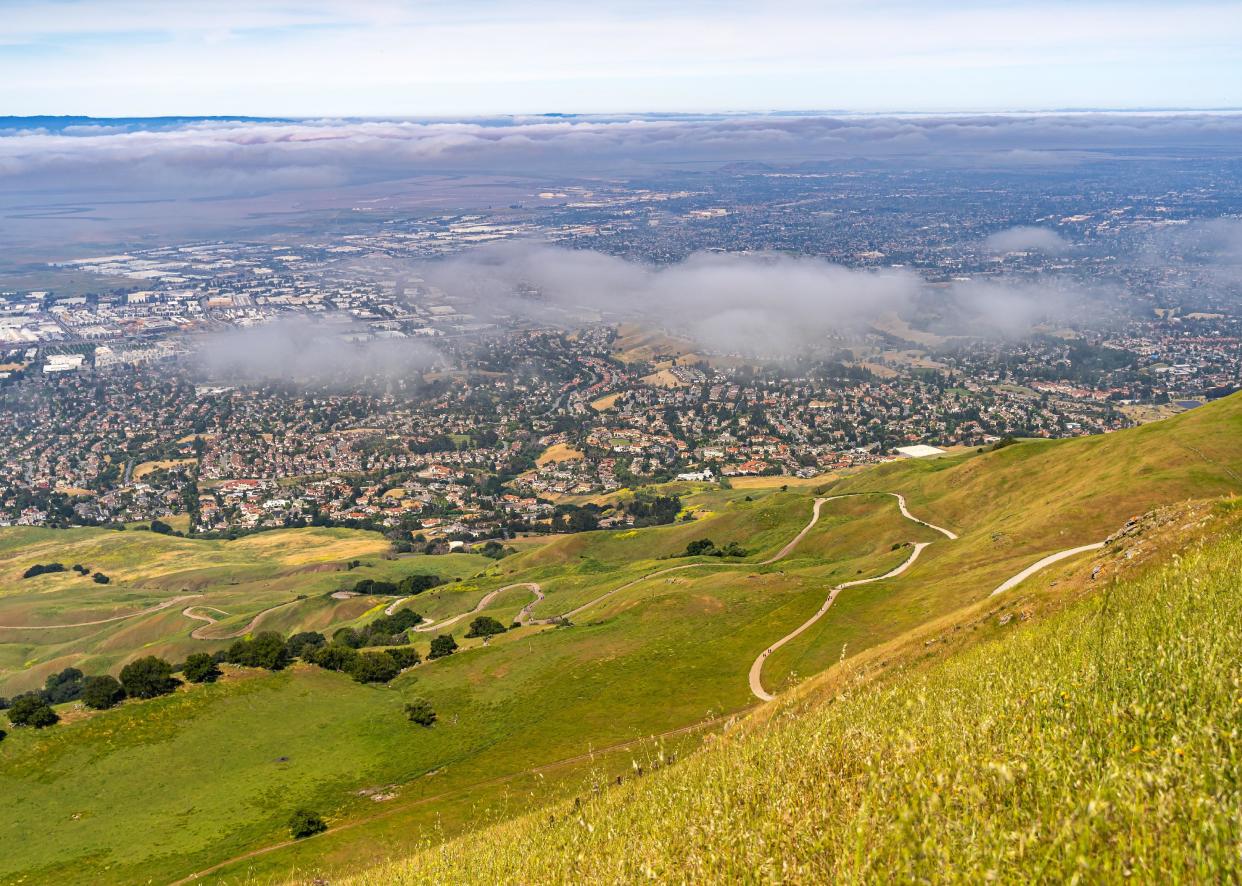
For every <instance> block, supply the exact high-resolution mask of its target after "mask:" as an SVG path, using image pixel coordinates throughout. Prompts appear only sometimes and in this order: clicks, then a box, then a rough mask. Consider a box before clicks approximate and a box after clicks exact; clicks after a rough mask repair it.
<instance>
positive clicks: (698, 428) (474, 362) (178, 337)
mask: <svg viewBox="0 0 1242 886" xmlns="http://www.w3.org/2000/svg"><path fill="white" fill-rule="evenodd" d="M842 167H844V168H842ZM1138 167H1141V169H1139V168H1138ZM1140 173H1141V174H1140ZM1227 175H1228V163H1227V162H1225V161H1220V162H1217V161H1215V160H1213V159H1212V158H1211V157H1200V158H1198V160H1197V162H1196V163H1194V164H1186V163H1182V162H1180V161H1176V160H1165V159H1151V160H1143V161H1141V162H1140V161H1135V160H1130V159H1127V160H1095V161H1092V162H1090V163H1085V164H1081V165H1076V166H1074V167H1073V168H1072V172H1065V171H1062V170H1055V169H1054V170H1051V171H1049V170H1047V169H1041V170H1038V171H1029V172H1015V171H1013V170H1005V171H995V172H994V171H989V170H986V169H984V170H978V169H970V170H967V169H943V168H941V169H927V170H907V169H903V170H902V171H896V170H894V169H890V168H887V167H881V168H879V169H874V168H869V165H868V164H862V163H858V164H839V163H838V164H834V165H833V167H832V168H828V167H827V166H825V167H823V168H821V167H820V166H818V165H815V164H799V165H795V166H789V167H780V166H774V165H771V164H731V165H726V166H724V167H723V168H720V169H717V170H713V171H709V172H695V173H682V172H663V173H658V174H657V173H652V174H649V175H645V176H644V177H640V178H636V179H635V180H633V181H609V182H607V183H599V182H596V183H593V184H592V183H583V182H581V181H578V180H571V181H566V182H564V183H556V182H555V181H552V182H543V183H537V184H536V185H535V186H533V187H532V188H531V189H530V191H529V193H528V194H527V195H526V197H524V198H523V199H521V200H520V201H518V202H513V203H508V204H506V205H504V206H503V207H500V208H490V209H486V210H483V209H480V210H478V211H472V212H469V213H461V212H457V213H447V214H441V213H436V212H423V213H416V214H415V213H409V212H402V211H397V210H384V209H381V208H377V207H376V206H373V205H368V206H358V207H354V209H353V211H352V212H351V213H348V214H347V215H348V217H347V218H346V219H344V220H339V219H337V220H321V221H320V223H319V224H318V228H317V229H316V230H312V231H311V232H309V233H308V232H298V233H293V232H290V231H288V230H283V229H276V230H274V231H273V232H272V233H271V234H270V235H269V236H266V237H264V238H262V239H254V240H217V241H205V242H187V243H170V244H167V245H163V246H158V247H144V248H128V249H121V250H120V251H117V252H115V253H112V254H85V255H78V256H65V257H64V258H63V259H61V260H58V261H55V262H47V263H42V264H40V265H38V266H34V265H28V266H25V267H20V268H14V269H12V271H13V274H14V275H15V278H20V279H29V278H30V276H31V275H32V274H39V275H42V276H43V277H44V278H45V279H46V281H47V282H46V284H45V288H41V289H33V288H7V289H5V290H4V291H3V292H2V294H0V299H2V301H0V364H2V366H0V379H2V381H0V384H2V385H3V388H2V389H0V400H2V401H3V404H2V405H3V409H2V411H0V524H5V525H8V524H19V525H53V526H58V525H71V524H88V525H107V524H112V523H124V522H132V521H140V520H143V521H145V520H151V519H156V518H166V517H170V516H176V515H181V514H187V515H189V517H190V523H189V524H188V528H189V529H190V530H191V531H194V532H198V533H222V534H228V533H237V532H245V531H252V530H257V529H263V528H275V527H285V526H298V525H308V524H318V525H323V524H328V525H348V526H362V527H368V528H378V529H381V530H383V531H385V532H388V533H389V534H390V535H391V536H392V537H393V538H394V540H397V541H399V542H401V543H403V544H418V545H430V546H433V547H434V546H435V545H447V544H452V543H461V542H466V541H471V540H479V539H490V538H503V537H506V536H510V535H513V534H515V533H521V532H544V531H551V530H552V528H553V527H554V526H555V527H556V528H563V527H564V526H566V525H569V524H568V523H567V522H565V520H564V519H562V518H563V517H564V515H565V514H567V513H571V512H574V511H577V510H578V509H580V508H581V507H582V506H583V505H584V504H585V503H588V502H589V500H590V499H591V497H593V496H598V495H601V494H603V493H609V492H613V491H616V490H618V489H619V488H621V487H623V486H627V485H634V484H642V483H652V482H660V481H670V480H675V479H676V478H678V477H682V478H694V479H699V480H702V479H707V478H712V479H715V480H719V479H721V478H723V480H724V481H725V482H728V478H730V477H737V476H744V475H753V474H780V475H788V476H790V477H797V478H808V477H814V476H818V475H820V474H824V473H828V472H832V471H839V470H847V469H850V468H852V467H854V466H857V465H861V464H867V463H873V462H875V461H879V460H884V459H890V458H898V457H906V455H903V453H902V452H901V451H900V450H902V449H906V450H907V454H908V452H909V451H918V452H923V453H926V452H928V451H935V450H927V449H926V447H935V449H936V450H939V449H952V448H955V447H983V446H990V445H996V444H997V443H998V441H1001V440H1003V439H1004V438H1007V437H1065V436H1078V435H1085V434H1097V433H1101V432H1107V431H1112V430H1116V429H1118V428H1122V427H1126V426H1129V425H1132V424H1135V423H1139V422H1143V421H1146V420H1150V419H1152V418H1157V417H1162V416H1164V415H1168V414H1171V413H1173V412H1176V411H1179V410H1184V409H1187V408H1192V407H1193V406H1195V405H1197V404H1199V403H1202V402H1204V401H1205V400H1207V399H1212V398H1216V397H1220V396H1224V395H1225V394H1227V393H1229V392H1231V391H1233V390H1235V389H1236V388H1237V387H1238V385H1239V378H1240V373H1242V348H1240V347H1239V341H1240V336H1242V318H1240V317H1239V316H1238V313H1237V310H1236V298H1234V297H1232V296H1231V295H1230V289H1229V285H1230V278H1228V277H1227V276H1225V277H1222V268H1221V266H1220V264H1219V262H1216V261H1214V259H1213V254H1212V253H1211V248H1212V241H1211V239H1210V237H1209V238H1207V239H1205V238H1204V236H1200V235H1199V234H1196V233H1195V232H1196V231H1198V230H1199V227H1201V226H1202V225H1204V224H1209V223H1211V222H1212V220H1214V219H1219V218H1220V217H1221V216H1226V215H1229V214H1230V213H1236V212H1237V211H1238V210H1239V209H1240V208H1242V206H1239V205H1232V204H1230V203H1229V202H1228V201H1229V200H1231V199H1233V200H1236V199H1237V198H1236V195H1233V196H1231V194H1232V192H1230V191H1229V190H1227V189H1221V188H1217V187H1215V185H1216V184H1217V183H1218V182H1219V181H1220V180H1222V179H1223V178H1224V177H1225V176H1227ZM503 190H504V193H505V194H506V196H511V195H512V194H513V193H514V187H513V186H512V185H509V186H506V187H505V188H504V189H503ZM1207 230H1208V231H1209V233H1210V228H1209V229H1207ZM1032 231H1034V232H1035V233H1034V234H1031V233H1030V232H1032ZM1191 234H1194V236H1190V235H1191ZM508 241H512V242H513V243H515V244H527V243H532V242H533V243H538V244H545V245H546V244H553V245H556V246H558V247H561V248H567V249H573V250H591V251H593V252H596V253H605V254H608V255H613V256H619V257H622V258H624V259H627V260H630V261H633V262H638V263H643V264H645V265H648V266H669V265H673V264H676V263H678V262H681V261H683V260H684V259H686V258H687V257H689V256H692V255H695V254H699V253H704V252H731V253H737V252H741V253H755V252H762V253H772V252H783V253H791V254H795V255H804V256H808V255H809V256H816V257H820V258H823V259H826V260H828V261H831V262H833V263H835V264H839V265H842V266H845V267H848V268H856V269H858V268H862V269H866V268H873V269H895V268H897V269H904V270H907V271H914V272H915V273H917V274H918V275H919V276H920V277H921V278H922V279H923V280H925V281H926V283H927V284H928V287H929V292H931V293H932V297H934V293H935V292H936V287H947V286H954V285H961V284H965V283H968V284H972V285H979V284H986V283H987V282H989V281H1002V282H1004V284H1005V285H1007V286H1010V287H1013V286H1022V285H1023V284H1024V283H1030V284H1032V285H1035V284H1041V285H1043V286H1044V287H1045V289H1048V290H1049V291H1051V289H1056V288H1060V289H1062V290H1067V291H1068V292H1069V293H1070V297H1069V298H1068V299H1067V301H1068V305H1063V306H1062V309H1059V311H1058V316H1056V317H1053V316H1051V314H1050V315H1049V316H1048V317H1038V316H1037V317H1036V318H1035V320H1034V321H1033V323H1032V326H1031V328H1030V329H1026V330H1023V331H1022V333H1021V334H1017V335H1015V334H1012V333H1011V334H1006V335H999V336H998V335H990V334H974V333H973V332H972V331H971V330H970V329H965V330H962V329H956V328H954V327H953V320H952V318H951V317H948V318H945V317H941V320H942V321H943V322H942V323H941V324H940V325H939V326H938V325H937V322H936V319H935V312H931V314H930V316H931V317H932V319H931V320H928V319H927V317H928V314H926V313H925V314H924V316H923V318H922V319H921V320H918V321H916V322H917V323H918V324H919V325H918V326H917V327H916V326H912V325H911V324H910V322H908V320H907V318H903V317H899V316H896V315H891V316H890V315H885V316H883V317H882V318H881V319H880V320H878V321H872V322H870V323H869V324H868V325H867V326H866V328H863V329H857V330H843V331H841V332H839V333H834V334H832V335H829V336H827V337H824V338H823V339H822V340H818V341H815V342H813V343H812V345H811V346H809V347H802V348H800V349H799V352H797V353H793V354H786V355H784V356H783V358H782V359H780V360H774V359H769V358H765V357H764V356H763V355H758V356H756V355H753V354H746V353H744V352H741V351H734V352H730V351H722V350H720V349H719V348H717V349H716V350H715V351H713V350H712V349H711V348H710V347H703V346H701V344H700V343H696V342H695V341H693V340H692V339H691V338H688V337H686V336H685V335H683V334H682V332H681V331H680V330H678V329H676V328H672V327H671V326H666V325H665V324H664V323H663V321H662V318H661V317H660V316H658V315H657V316H644V317H633V316H627V314H626V312H625V306H624V305H622V304H618V305H617V307H616V310H615V311H614V312H612V315H611V316H610V315H609V312H608V311H603V312H595V313H591V312H590V311H587V312H582V313H580V314H579V315H578V316H575V317H566V316H561V314H562V313H564V312H563V311H560V309H559V308H558V307H556V306H553V305H549V306H548V308H547V312H546V320H547V322H541V320H543V319H545V318H544V317H541V316H540V315H539V310H538V307H539V305H540V304H541V302H540V299H541V293H540V292H539V291H538V287H536V286H533V285H521V286H518V287H517V291H515V292H514V293H513V296H514V297H515V298H517V299H519V300H523V301H524V302H525V303H527V304H529V305H533V306H535V308H536V310H523V311H520V312H514V311H511V310H505V309H495V310H487V309H486V306H485V305H481V304H480V301H479V300H478V298H477V297H476V296H477V294H471V293H463V292H457V291H448V290H446V289H442V288H440V287H439V286H437V285H436V284H435V283H434V282H431V281H432V280H434V278H435V274H434V270H435V268H436V267H437V266H438V263H441V262H443V261H444V260H445V259H446V258H450V257H455V256H461V255H469V254H471V253H472V251H475V250H479V249H487V248H488V247H489V246H494V245H495V244H496V243H498V242H508ZM1228 270H1229V268H1228V267H1226V268H1225V269H1224V271H1225V272H1227V271H1228ZM428 271H431V272H433V273H427V272H428ZM66 281H68V282H66ZM1049 287H1051V289H1049ZM1082 293H1086V294H1085V295H1082ZM1093 293H1094V294H1093ZM763 297H764V294H763V293H758V292H757V293H755V296H754V298H755V302H756V305H757V306H759V308H760V309H761V308H762V299H763ZM481 307H482V308H483V309H482V310H481ZM1037 307H1038V303H1037ZM295 319H296V320H297V321H298V322H302V323H305V324H308V325H307V326H306V328H304V329H303V330H302V333H301V335H302V338H301V340H300V341H299V343H297V344H295V345H294V347H295V348H296V349H297V350H299V351H305V352H306V354H304V355H303V356H304V357H305V358H306V359H305V361H303V360H301V359H299V360H297V361H295V362H296V363H297V365H296V366H295V367H293V368H292V369H291V370H290V373H289V374H286V373H278V374H276V375H273V374H272V373H271V372H264V371H259V372H258V373H257V375H256V374H254V373H253V372H250V371H248V370H251V369H253V368H254V367H253V366H250V365H249V362H250V361H248V360H245V359H243V360H241V362H240V364H238V365H236V366H235V365H234V363H236V362H237V361H234V363H230V359H231V358H228V357H227V356H226V357H225V358H222V359H215V357H216V356H218V353H219V352H226V353H233V352H235V351H237V349H238V348H239V347H240V348H241V349H242V350H246V349H248V348H250V347H252V345H250V344H247V340H246V338H245V335H246V333H247V331H253V330H263V329H266V328H280V326H281V324H287V323H288V322H289V321H291V320H295ZM239 336H240V338H239ZM261 342H262V340H261V339H256V340H255V342H254V343H253V346H254V347H256V348H259V349H263V348H265V347H266V345H265V344H262V343H261ZM424 346H426V347H424ZM380 347H382V348H383V349H384V351H383V354H384V355H391V354H393V353H402V352H404V351H405V350H409V351H410V352H411V353H418V354H424V353H425V354H427V355H430V356H427V357H426V359H425V362H424V363H420V364H419V365H417V366H408V367H407V366H405V365H404V364H402V369H401V371H399V372H394V371H393V368H392V367H391V366H388V365H387V364H386V363H376V362H375V360H374V359H373V358H374V356H375V349H376V348H380ZM317 351H322V352H323V353H329V354H331V355H332V358H331V360H329V361H328V364H329V365H328V371H329V374H331V373H334V372H337V371H342V372H343V371H348V372H350V373H351V375H350V377H351V379H352V380H353V382H356V383H351V384H350V385H349V386H342V385H340V384H334V379H333V378H331V377H325V375H323V374H320V373H316V372H315V371H313V370H314V365H315V363H316V357H315V354H316V352H317ZM234 356H236V354H234ZM338 363H339V364H341V365H339V366H338V365H336V364H338ZM269 368H270V367H269ZM299 374H303V375H305V376H306V377H305V378H301V377H298V375H299ZM286 375H287V377H286ZM912 446H919V447H924V448H923V449H921V450H910V449H909V448H910V447H912ZM635 519H636V517H635V516H634V515H633V514H630V513H626V512H623V511H619V512H616V513H609V514H608V515H606V516H603V517H600V516H599V515H596V514H591V515H589V516H588V517H586V518H582V519H581V520H579V522H578V523H576V524H574V525H578V526H581V527H586V528H594V527H595V526H596V525H605V526H608V525H618V524H626V523H632V522H633V521H634V520H635ZM601 520H602V521H603V522H602V523H601V522H600V521H601Z"/></svg>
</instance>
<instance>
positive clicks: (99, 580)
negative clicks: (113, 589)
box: [91, 572, 112, 585]
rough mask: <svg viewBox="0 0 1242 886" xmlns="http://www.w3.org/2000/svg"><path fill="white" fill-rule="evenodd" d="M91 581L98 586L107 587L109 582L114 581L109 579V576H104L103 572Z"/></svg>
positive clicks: (95, 575) (97, 573)
mask: <svg viewBox="0 0 1242 886" xmlns="http://www.w3.org/2000/svg"><path fill="white" fill-rule="evenodd" d="M91 579H92V580H93V581H94V582H95V584H97V585H106V584H107V583H108V582H110V581H112V579H110V578H108V576H106V575H104V574H103V573H102V572H96V573H95V574H94V575H92V576H91Z"/></svg>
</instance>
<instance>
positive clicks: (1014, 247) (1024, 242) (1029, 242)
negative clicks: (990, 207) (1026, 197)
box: [983, 226, 1070, 255]
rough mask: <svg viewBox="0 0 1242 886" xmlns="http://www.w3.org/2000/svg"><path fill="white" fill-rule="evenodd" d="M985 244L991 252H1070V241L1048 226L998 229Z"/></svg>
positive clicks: (1060, 253)
mask: <svg viewBox="0 0 1242 886" xmlns="http://www.w3.org/2000/svg"><path fill="white" fill-rule="evenodd" d="M983 246H984V248H985V249H987V250H988V251H989V252H995V253H1006V252H1042V253H1045V254H1047V255H1064V254H1065V253H1066V252H1069V249H1070V242H1069V241H1068V240H1066V239H1065V238H1064V237H1062V236H1061V235H1060V234H1058V233H1057V232H1056V231H1053V230H1049V229H1048V228H1037V227H1031V226H1019V227H1016V228H1008V229H1006V230H1004V231H997V232H996V233H995V234H992V235H991V236H990V237H988V238H987V239H986V240H985V241H983Z"/></svg>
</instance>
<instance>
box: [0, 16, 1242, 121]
mask: <svg viewBox="0 0 1242 886" xmlns="http://www.w3.org/2000/svg"><path fill="white" fill-rule="evenodd" d="M1237 106H1242V3H1238V2H1236V0H1231V2H1219V0H1185V2H1154V0H1138V2H1116V0H1110V2H1101V0H1077V2H1059V0H1052V2H1029V0H964V2H950V0H921V2H915V0H869V2H863V0H819V2H810V0H769V2H763V0H752V2H746V3H742V2H733V0H723V2H712V3H707V2H700V0H688V2H675V0H667V2H661V3H657V2H647V0H633V2H616V0H597V2H590V3H584V2H581V0H575V2H567V0H523V2H510V0H458V2H455V3H447V2H438V0H432V2H396V0H349V2H344V0H301V2H294V0H286V2H277V0H251V2H244V3H243V2H230V0H215V2H201V0H155V2H152V0H0V114H53V113H56V114H92V115H98V116H108V115H117V116H130V115H135V116H136V115H155V114H251V115H303V116H305V115H311V116H317V115H325V116H340V115H350V116H425V115H443V116H456V115H470V114H489V113H537V112H545V111H573V112H622V111H672V110H702V111H722V110H770V109H846V110H874V111H890V110H911V111H928V110H1018V109H1046V108H1068V107H1076V108H1082V107H1107V108H1136V107H1148V108H1150V107H1199V108H1203V107H1237Z"/></svg>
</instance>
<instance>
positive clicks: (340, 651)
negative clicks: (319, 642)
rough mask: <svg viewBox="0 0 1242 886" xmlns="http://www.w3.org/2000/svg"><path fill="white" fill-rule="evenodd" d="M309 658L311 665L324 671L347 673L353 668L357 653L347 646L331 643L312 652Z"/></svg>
mask: <svg viewBox="0 0 1242 886" xmlns="http://www.w3.org/2000/svg"><path fill="white" fill-rule="evenodd" d="M310 656H311V657H310V662H311V664H314V665H318V666H319V667H321V668H323V669H324V670H325V671H348V670H349V669H350V668H352V667H353V664H354V660H355V659H357V658H358V653H357V651H356V650H353V649H350V648H349V647H348V646H341V645H339V644H337V643H332V644H329V645H327V646H322V647H320V648H319V649H316V650H314V651H313V652H312V653H311V654H310Z"/></svg>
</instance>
